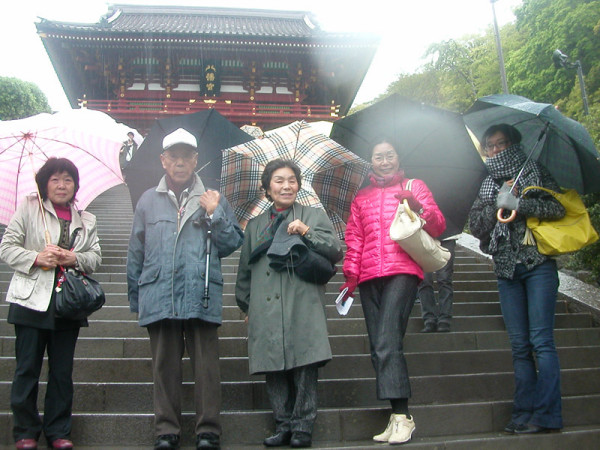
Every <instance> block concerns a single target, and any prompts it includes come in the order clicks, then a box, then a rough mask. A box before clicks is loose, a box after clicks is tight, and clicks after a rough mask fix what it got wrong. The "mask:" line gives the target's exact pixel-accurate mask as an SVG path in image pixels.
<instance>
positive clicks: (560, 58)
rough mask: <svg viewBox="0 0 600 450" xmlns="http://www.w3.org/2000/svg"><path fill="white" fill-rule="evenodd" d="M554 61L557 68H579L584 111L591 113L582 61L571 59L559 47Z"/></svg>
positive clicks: (553, 58) (586, 113)
mask: <svg viewBox="0 0 600 450" xmlns="http://www.w3.org/2000/svg"><path fill="white" fill-rule="evenodd" d="M552 61H554V67H556V68H557V69H559V68H560V67H564V68H565V69H577V78H579V87H580V88H581V98H582V99H583V113H584V114H585V115H586V116H587V115H588V114H589V113H590V110H589V109H588V100H587V93H586V92H585V82H584V81H583V69H582V68H581V61H579V60H577V61H575V62H574V63H573V62H571V61H569V57H568V56H567V55H565V54H564V53H563V52H561V51H560V50H559V49H556V50H554V52H553V53H552Z"/></svg>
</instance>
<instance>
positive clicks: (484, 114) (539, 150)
mask: <svg viewBox="0 0 600 450" xmlns="http://www.w3.org/2000/svg"><path fill="white" fill-rule="evenodd" d="M464 120H465V123H466V125H467V126H468V127H469V129H470V130H471V131H472V132H473V133H475V135H476V136H477V137H478V138H481V136H482V135H483V133H484V132H485V130H487V128H488V127H490V126H491V125H496V124H500V123H507V124H509V125H513V126H514V127H515V128H517V129H518V130H519V132H520V133H521V135H522V136H523V139H522V141H521V144H522V145H523V150H524V151H525V153H526V154H529V152H530V151H532V150H533V149H534V147H535V150H533V153H532V155H531V157H532V158H533V159H535V160H537V161H539V162H540V163H541V164H542V165H544V166H545V167H546V168H547V169H548V170H549V171H550V173H551V174H552V176H554V178H555V179H556V181H557V182H558V184H559V185H561V186H562V187H565V188H572V189H575V190H577V191H578V192H579V193H581V194H586V193H590V192H600V162H599V161H598V157H599V156H600V155H598V151H597V150H596V148H595V146H594V142H593V140H592V138H591V137H590V135H589V133H588V132H587V130H586V129H585V128H584V127H583V125H581V124H580V123H579V122H576V121H575V120H572V119H569V118H568V117H566V116H564V115H563V114H561V113H560V112H559V111H558V110H557V109H556V108H555V107H554V106H553V105H550V104H548V103H537V102H534V101H532V100H530V99H528V98H526V97H521V96H518V95H510V94H497V95H489V96H487V97H482V98H480V99H478V100H477V101H476V102H475V103H474V104H473V106H471V108H470V109H469V110H468V111H467V112H466V113H465V116H464ZM544 130H546V131H545V133H543V134H542V131H544ZM538 140H539V141H540V142H539V144H538V145H537V146H536V142H537V141H538Z"/></svg>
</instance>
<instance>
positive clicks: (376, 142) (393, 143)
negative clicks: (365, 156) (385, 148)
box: [369, 136, 400, 158]
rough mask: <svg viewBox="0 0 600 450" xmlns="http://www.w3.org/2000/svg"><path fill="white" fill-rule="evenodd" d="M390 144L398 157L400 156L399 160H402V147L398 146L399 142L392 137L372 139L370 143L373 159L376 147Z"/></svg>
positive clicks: (370, 152)
mask: <svg viewBox="0 0 600 450" xmlns="http://www.w3.org/2000/svg"><path fill="white" fill-rule="evenodd" d="M384 143H385V144H390V145H391V146H392V147H393V148H394V151H395V152H396V155H398V158H400V153H399V150H400V147H399V145H398V142H397V141H396V139H394V138H393V137H391V136H377V137H376V138H374V139H372V140H371V141H370V143H369V147H370V148H369V154H370V155H371V157H372V156H373V150H375V146H376V145H379V144H384Z"/></svg>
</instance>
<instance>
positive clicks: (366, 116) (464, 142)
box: [331, 95, 486, 237]
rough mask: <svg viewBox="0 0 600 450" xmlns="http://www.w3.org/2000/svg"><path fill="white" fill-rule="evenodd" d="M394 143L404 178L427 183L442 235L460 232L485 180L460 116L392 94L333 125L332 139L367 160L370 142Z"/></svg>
mask: <svg viewBox="0 0 600 450" xmlns="http://www.w3.org/2000/svg"><path fill="white" fill-rule="evenodd" d="M380 137H387V138H389V139H392V140H394V141H395V143H396V144H397V146H398V147H399V148H397V151H398V153H399V155H400V165H401V167H402V168H403V169H404V171H405V174H406V176H407V177H409V178H418V179H421V180H423V181H425V183H426V184H427V186H428V187H429V189H430V190H431V192H432V193H433V196H434V198H435V201H436V202H437V204H438V205H439V207H440V209H441V211H442V213H443V214H444V216H445V218H446V225H447V226H446V231H445V232H444V234H443V235H442V236H443V237H445V236H452V235H455V234H458V233H461V232H462V230H463V228H464V226H465V222H466V219H467V216H468V214H469V210H470V209H471V205H472V204H473V201H474V200H475V197H476V196H477V193H478V192H479V187H480V185H481V182H482V181H483V178H484V177H485V175H486V171H485V167H484V165H483V162H482V160H481V157H480V156H479V154H478V152H477V149H476V148H475V145H474V143H473V141H472V139H471V138H470V136H469V133H468V131H467V129H466V128H465V126H464V123H463V121H462V117H461V116H460V115H459V114H456V113H452V112H450V111H446V110H443V109H440V108H435V107H433V106H429V105H424V104H422V103H419V102H415V101H412V100H409V99H406V98H403V97H401V96H399V95H392V96H390V97H387V98H386V99H384V100H382V101H380V102H377V103H375V104H374V105H372V106H369V107H367V108H365V109H363V110H361V111H358V112H357V113H355V114H352V115H350V116H348V117H346V118H344V119H340V120H338V121H337V122H335V123H334V124H333V129H332V131H331V138H332V139H334V140H335V141H337V142H339V143H340V144H341V145H343V146H345V147H347V148H348V149H350V150H351V151H353V152H354V153H356V154H357V155H359V156H361V157H363V158H364V159H366V160H367V161H370V160H371V155H370V152H371V149H372V146H373V145H372V142H373V141H374V140H376V139H378V138H380Z"/></svg>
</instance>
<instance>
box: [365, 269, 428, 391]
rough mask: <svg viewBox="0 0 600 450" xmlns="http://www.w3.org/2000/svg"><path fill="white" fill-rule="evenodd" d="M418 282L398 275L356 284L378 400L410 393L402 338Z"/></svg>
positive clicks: (408, 276) (413, 302) (414, 277)
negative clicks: (373, 369)
mask: <svg viewBox="0 0 600 450" xmlns="http://www.w3.org/2000/svg"><path fill="white" fill-rule="evenodd" d="M418 284H419V279H418V278H417V277H416V276H415V275H404V274H400V275H393V276H389V277H382V278H375V279H373V280H369V281H366V282H364V283H361V284H360V285H359V288H360V302H361V304H362V308H363V313H364V316H365V321H366V324H367V332H368V334H369V343H370V345H371V361H372V362H373V367H374V368H375V376H376V378H377V398H378V399H379V400H386V399H395V398H410V396H411V390H410V381H409V379H408V367H407V364H406V358H405V357H404V343H403V340H404V335H405V334H406V327H407V325H408V319H409V316H410V312H411V310H412V308H413V305H414V304H415V299H416V294H417V285H418Z"/></svg>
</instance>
